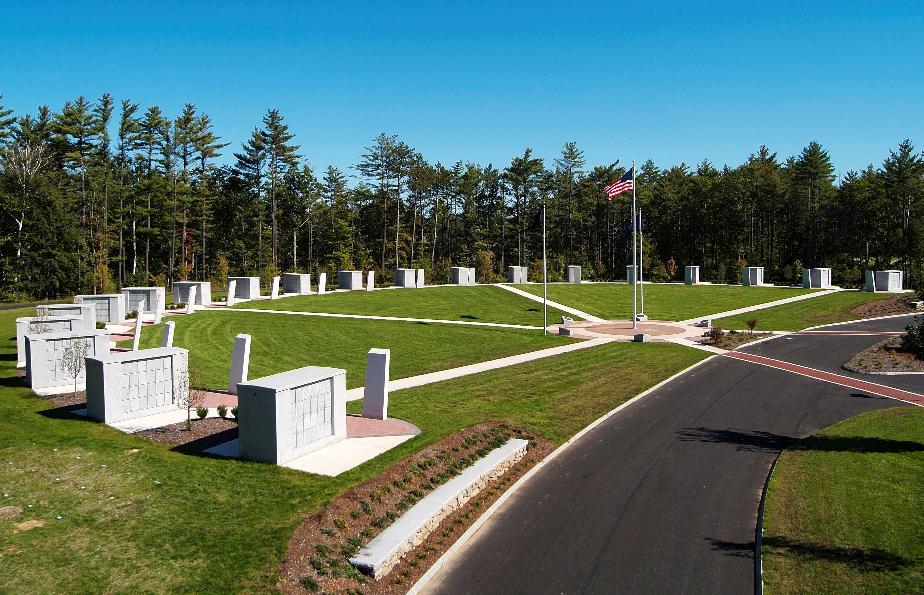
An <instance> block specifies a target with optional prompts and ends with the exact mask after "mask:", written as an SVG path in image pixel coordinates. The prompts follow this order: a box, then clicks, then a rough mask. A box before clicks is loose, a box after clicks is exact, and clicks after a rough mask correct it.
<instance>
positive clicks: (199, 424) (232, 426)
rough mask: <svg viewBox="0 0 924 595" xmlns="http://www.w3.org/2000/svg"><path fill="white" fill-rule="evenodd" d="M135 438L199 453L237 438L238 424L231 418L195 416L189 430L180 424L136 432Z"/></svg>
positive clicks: (183, 424) (183, 423)
mask: <svg viewBox="0 0 924 595" xmlns="http://www.w3.org/2000/svg"><path fill="white" fill-rule="evenodd" d="M135 436H141V437H142V438H147V439H148V440H150V441H152V442H159V443H161V444H169V445H171V446H175V447H178V448H176V450H179V451H183V452H199V451H202V450H205V449H206V448H211V447H213V446H217V445H219V444H222V443H224V442H227V441H229V440H234V439H235V438H237V422H236V421H234V420H233V419H230V418H229V419H221V418H220V417H207V418H205V419H197V418H196V416H195V415H193V420H192V424H191V427H190V429H189V430H187V429H186V422H180V423H177V424H170V425H169V426H163V427H161V428H153V429H151V430H142V431H141V432H136V433H135Z"/></svg>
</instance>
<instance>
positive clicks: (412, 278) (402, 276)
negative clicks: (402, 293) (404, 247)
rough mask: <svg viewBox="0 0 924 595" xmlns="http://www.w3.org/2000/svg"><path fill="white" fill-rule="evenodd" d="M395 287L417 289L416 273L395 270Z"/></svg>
mask: <svg viewBox="0 0 924 595" xmlns="http://www.w3.org/2000/svg"><path fill="white" fill-rule="evenodd" d="M395 287H417V271H416V270H415V269H397V270H395Z"/></svg>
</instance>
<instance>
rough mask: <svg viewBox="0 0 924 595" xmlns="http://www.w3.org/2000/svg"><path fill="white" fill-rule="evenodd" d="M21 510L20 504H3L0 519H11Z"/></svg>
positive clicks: (0, 509) (0, 508)
mask: <svg viewBox="0 0 924 595" xmlns="http://www.w3.org/2000/svg"><path fill="white" fill-rule="evenodd" d="M21 512H22V508H20V507H18V506H2V507H0V521H2V520H3V519H11V518H13V517H14V516H16V515H17V514H19V513H21Z"/></svg>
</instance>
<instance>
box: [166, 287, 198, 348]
mask: <svg viewBox="0 0 924 595" xmlns="http://www.w3.org/2000/svg"><path fill="white" fill-rule="evenodd" d="M197 289H199V288H198V287H196V286H195V285H193V286H192V287H190V288H189V299H187V300H186V313H187V314H192V313H193V312H194V308H195V307H196V290H197ZM167 324H173V323H172V322H168V323H167ZM171 346H172V344H171ZM165 347H167V346H166V345H165Z"/></svg>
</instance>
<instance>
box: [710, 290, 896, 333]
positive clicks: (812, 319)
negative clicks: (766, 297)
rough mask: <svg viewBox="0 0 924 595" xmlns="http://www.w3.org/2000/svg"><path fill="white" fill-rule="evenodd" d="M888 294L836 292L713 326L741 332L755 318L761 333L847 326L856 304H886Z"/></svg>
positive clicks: (753, 313)
mask: <svg viewBox="0 0 924 595" xmlns="http://www.w3.org/2000/svg"><path fill="white" fill-rule="evenodd" d="M893 297H895V296H894V295H892V294H882V293H868V292H865V291H840V292H837V293H831V294H828V295H823V296H820V297H817V298H812V299H810V300H804V301H801V302H793V303H791V304H783V305H780V306H771V307H769V308H765V309H763V310H755V311H753V312H748V313H747V314H741V315H738V316H729V317H728V318H716V319H715V321H714V323H715V324H716V325H718V326H721V327H722V328H724V329H745V328H747V321H748V320H750V319H752V318H756V319H757V324H758V326H757V328H758V329H760V330H764V331H800V330H802V329H804V328H808V327H810V326H818V325H820V324H830V323H834V322H848V321H850V320H856V319H857V316H854V315H853V314H851V313H850V310H852V309H853V308H856V307H857V306H859V305H860V304H864V303H866V302H872V301H876V300H888V299H892V298H893Z"/></svg>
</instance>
